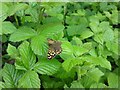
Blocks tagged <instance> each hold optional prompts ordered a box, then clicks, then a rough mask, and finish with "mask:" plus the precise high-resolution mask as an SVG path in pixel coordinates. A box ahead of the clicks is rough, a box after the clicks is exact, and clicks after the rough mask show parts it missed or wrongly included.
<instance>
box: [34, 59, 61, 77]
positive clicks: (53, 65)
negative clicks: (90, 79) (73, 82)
mask: <svg viewBox="0 0 120 90" xmlns="http://www.w3.org/2000/svg"><path fill="white" fill-rule="evenodd" d="M60 66H61V64H60V63H59V62H58V61H57V60H51V61H48V60H42V61H39V62H38V63H37V64H36V65H35V67H34V70H35V71H36V72H38V73H40V74H47V75H53V74H55V73H56V72H57V71H58V70H59V68H60Z"/></svg>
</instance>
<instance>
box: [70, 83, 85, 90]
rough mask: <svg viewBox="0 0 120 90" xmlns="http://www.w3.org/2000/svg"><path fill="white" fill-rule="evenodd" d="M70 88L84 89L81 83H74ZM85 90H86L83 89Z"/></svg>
mask: <svg viewBox="0 0 120 90" xmlns="http://www.w3.org/2000/svg"><path fill="white" fill-rule="evenodd" d="M70 88H84V87H83V85H82V84H81V81H73V82H72V83H71V87H70ZM82 90H85V89H82Z"/></svg>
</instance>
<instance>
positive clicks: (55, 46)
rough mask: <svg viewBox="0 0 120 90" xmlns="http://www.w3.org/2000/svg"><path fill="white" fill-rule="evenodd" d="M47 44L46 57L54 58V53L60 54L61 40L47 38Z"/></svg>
mask: <svg viewBox="0 0 120 90" xmlns="http://www.w3.org/2000/svg"><path fill="white" fill-rule="evenodd" d="M48 46H49V49H48V56H47V57H48V59H49V60H50V59H52V58H54V57H55V56H56V55H58V54H60V53H61V51H62V48H61V42H59V41H55V40H52V39H48Z"/></svg>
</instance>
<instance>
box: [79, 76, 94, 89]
mask: <svg viewBox="0 0 120 90" xmlns="http://www.w3.org/2000/svg"><path fill="white" fill-rule="evenodd" d="M80 81H81V84H82V85H83V86H84V87H85V88H90V86H91V84H93V83H95V81H94V80H93V79H92V78H90V76H88V75H86V76H84V77H83V78H81V79H80Z"/></svg>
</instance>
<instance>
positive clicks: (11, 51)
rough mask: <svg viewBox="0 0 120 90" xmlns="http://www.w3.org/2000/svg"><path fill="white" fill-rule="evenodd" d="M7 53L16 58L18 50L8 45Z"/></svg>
mask: <svg viewBox="0 0 120 90" xmlns="http://www.w3.org/2000/svg"><path fill="white" fill-rule="evenodd" d="M7 53H8V55H10V56H11V57H12V58H16V57H17V56H18V50H17V49H16V47H15V46H12V45H11V44H8V48H7Z"/></svg>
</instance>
